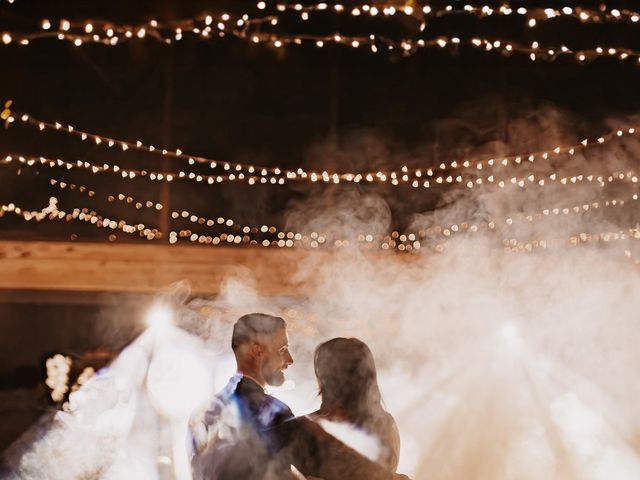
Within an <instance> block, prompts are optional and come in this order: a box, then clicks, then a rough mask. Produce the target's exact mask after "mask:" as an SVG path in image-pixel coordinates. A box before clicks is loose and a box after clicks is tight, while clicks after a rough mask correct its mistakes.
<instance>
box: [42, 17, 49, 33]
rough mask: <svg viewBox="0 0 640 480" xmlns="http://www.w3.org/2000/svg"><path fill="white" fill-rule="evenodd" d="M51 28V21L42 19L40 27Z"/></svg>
mask: <svg viewBox="0 0 640 480" xmlns="http://www.w3.org/2000/svg"><path fill="white" fill-rule="evenodd" d="M50 28H51V22H50V21H49V20H47V19H46V18H45V19H44V20H42V29H43V30H49V29H50Z"/></svg>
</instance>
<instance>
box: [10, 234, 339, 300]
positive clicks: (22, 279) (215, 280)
mask: <svg viewBox="0 0 640 480" xmlns="http://www.w3.org/2000/svg"><path fill="white" fill-rule="evenodd" d="M328 255H331V253H329V252H321V251H305V250H289V249H263V248H234V247H216V248H211V247H197V246H179V245H144V244H102V243H76V242H16V241H0V289H1V290H30V291H34V290H35V291H39V290H55V291H80V292H83V291H84V292H129V293H154V292H158V291H161V290H162V289H164V288H166V287H167V286H168V285H170V284H172V283H174V282H177V281H180V280H188V281H189V282H190V283H191V286H192V292H193V293H194V294H198V295H215V294H217V293H219V289H220V286H221V283H222V281H223V279H224V278H226V277H228V276H229V275H233V274H237V273H240V272H241V271H242V272H244V274H247V273H248V274H249V275H251V276H252V277H253V278H255V280H256V288H257V290H258V292H259V293H260V294H263V295H276V294H279V295H282V294H283V293H284V294H288V295H299V294H304V290H305V285H304V284H301V283H300V282H295V281H294V280H292V277H291V275H290V273H291V272H293V271H295V265H296V264H297V263H298V262H300V261H303V260H304V258H306V257H308V256H314V257H321V256H328ZM319 260H320V259H319Z"/></svg>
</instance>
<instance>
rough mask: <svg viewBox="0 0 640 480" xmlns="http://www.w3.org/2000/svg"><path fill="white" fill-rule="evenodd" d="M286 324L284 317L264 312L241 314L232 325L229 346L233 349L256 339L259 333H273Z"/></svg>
mask: <svg viewBox="0 0 640 480" xmlns="http://www.w3.org/2000/svg"><path fill="white" fill-rule="evenodd" d="M286 326H287V324H286V323H285V321H284V319H282V318H280V317H275V316H273V315H267V314H266V313H249V314H248V315H243V316H242V317H240V318H239V319H238V321H237V322H236V323H235V325H234V326H233V334H232V335H231V348H232V349H233V350H234V351H235V350H236V349H237V348H238V347H240V346H241V345H243V344H245V343H247V342H251V341H255V340H257V339H258V337H259V336H260V335H273V334H274V333H276V332H277V331H278V330H279V329H281V328H286Z"/></svg>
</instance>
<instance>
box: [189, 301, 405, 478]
mask: <svg viewBox="0 0 640 480" xmlns="http://www.w3.org/2000/svg"><path fill="white" fill-rule="evenodd" d="M231 347H232V349H233V352H234V354H235V357H236V361H237V365H238V368H237V373H236V375H234V377H233V378H232V379H231V380H230V382H229V383H228V385H227V386H226V387H225V389H224V390H223V391H222V392H220V393H219V394H218V395H216V396H215V398H214V400H213V401H212V402H211V404H210V405H209V407H208V408H207V410H206V411H204V412H203V413H201V414H198V415H197V416H195V417H194V418H193V419H192V421H191V425H190V432H191V438H190V441H191V447H192V468H193V474H194V479H195V480H232V479H233V480H291V479H295V478H308V479H310V478H321V479H324V480H346V479H349V480H351V479H353V480H358V479H363V480H365V479H366V480H378V479H380V480H383V479H384V480H391V479H403V478H406V477H405V476H404V475H399V474H396V473H395V470H396V468H397V465H398V455H399V446H400V438H399V434H398V430H397V427H396V424H395V421H394V420H393V417H391V415H390V414H389V413H387V412H386V411H385V410H384V408H383V406H382V398H381V395H380V390H379V388H378V383H377V376H376V370H375V364H374V361H373V355H372V354H371V351H370V350H369V348H368V347H367V346H366V345H365V344H364V343H363V342H361V341H359V340H356V339H352V338H351V339H347V338H335V339H333V340H329V341H328V342H325V343H323V344H321V345H320V346H319V347H318V348H317V349H316V353H315V358H314V364H315V365H314V366H315V371H316V376H317V378H318V384H319V387H320V394H321V396H322V404H321V407H320V409H319V410H318V411H317V412H315V413H313V414H311V415H309V416H305V417H295V416H294V415H293V413H292V412H291V410H290V409H289V407H288V406H287V405H286V404H284V403H283V402H281V401H280V400H278V399H276V398H274V397H272V396H270V395H268V394H266V393H265V390H264V389H265V387H266V386H269V385H270V386H279V385H282V383H283V382H284V370H285V369H286V368H287V367H289V365H291V364H292V363H293V358H292V357H291V354H290V353H289V340H288V337H287V331H286V323H285V321H284V320H283V319H282V318H280V317H274V316H271V315H266V314H262V313H253V314H249V315H245V316H243V317H240V318H239V319H238V321H237V322H236V324H235V325H234V327H233V335H232V339H231ZM324 420H328V421H332V422H346V423H347V424H349V425H351V426H352V427H354V428H358V429H359V430H363V431H365V432H366V433H367V434H368V435H369V436H372V437H375V438H376V439H377V441H378V444H379V446H380V448H379V451H378V455H377V458H375V461H374V460H371V459H368V458H366V457H364V456H362V455H360V454H359V453H358V452H356V451H355V450H353V449H352V448H350V447H348V446H346V445H345V444H343V443H342V442H340V441H339V440H338V439H337V438H336V437H334V436H332V435H331V434H329V433H327V431H325V429H324V428H322V426H321V423H323V421H324ZM292 467H293V468H292Z"/></svg>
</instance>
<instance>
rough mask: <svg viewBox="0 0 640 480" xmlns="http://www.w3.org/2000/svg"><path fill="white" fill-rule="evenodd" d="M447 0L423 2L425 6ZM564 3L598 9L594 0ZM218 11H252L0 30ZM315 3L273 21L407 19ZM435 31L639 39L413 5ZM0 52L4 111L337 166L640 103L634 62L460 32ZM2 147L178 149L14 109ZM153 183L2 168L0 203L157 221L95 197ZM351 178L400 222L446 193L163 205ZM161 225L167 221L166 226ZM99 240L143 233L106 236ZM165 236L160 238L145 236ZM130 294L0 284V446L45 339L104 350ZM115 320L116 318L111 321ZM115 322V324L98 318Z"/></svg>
mask: <svg viewBox="0 0 640 480" xmlns="http://www.w3.org/2000/svg"><path fill="white" fill-rule="evenodd" d="M456 1H457V0H450V2H449V3H456ZM329 3H331V2H329ZM344 3H345V4H346V5H351V4H352V2H344ZM468 3H471V4H474V5H479V4H480V5H482V4H485V3H486V4H492V5H494V6H499V5H500V2H482V3H479V2H473V1H469V2H468ZM635 3H636V2H631V1H629V2H623V1H611V2H609V3H608V4H607V5H608V6H609V8H613V7H617V8H621V9H622V8H625V7H628V8H634V4H635ZM445 4H446V2H431V5H432V7H433V8H434V9H436V8H438V5H445ZM565 4H567V5H571V6H576V5H580V6H585V7H587V6H589V7H593V8H598V6H599V4H600V2H587V1H581V2H570V1H567V2H565ZM520 5H523V6H536V7H539V6H545V5H548V6H552V7H558V5H557V2H555V1H548V2H517V4H514V6H515V7H517V6H520ZM222 11H229V12H234V11H236V12H237V11H243V12H244V11H246V12H247V13H250V14H252V13H253V14H258V10H257V9H256V8H255V4H254V3H253V2H244V1H241V0H235V1H232V2H231V1H229V2H202V1H177V0H173V1H139V0H137V1H135V2H130V1H126V2H125V1H109V2H87V1H80V0H78V1H53V0H50V1H38V0H16V1H15V3H14V4H12V5H10V4H8V3H6V2H2V3H0V32H2V31H13V32H16V31H37V30H38V28H39V24H40V20H41V19H42V18H48V19H49V20H51V22H52V23H53V24H54V25H55V24H57V23H58V21H59V19H61V18H66V19H69V20H84V19H107V20H112V21H118V22H125V23H129V24H137V23H141V22H144V21H148V20H150V19H151V18H156V19H157V20H176V19H182V18H190V17H194V16H196V15H200V14H202V13H203V12H210V13H212V14H215V13H216V12H222ZM315 18H316V17H314V20H313V21H311V22H309V23H307V24H302V22H300V21H297V20H296V19H295V18H294V17H293V16H292V17H291V18H289V19H287V20H286V21H283V22H282V25H281V26H280V27H278V28H281V29H283V30H287V31H291V32H295V31H302V30H301V29H306V30H307V31H312V32H316V33H327V32H329V33H330V32H333V31H341V32H344V33H349V32H359V31H377V32H383V33H384V32H386V33H387V34H388V35H390V36H398V35H400V36H401V35H402V33H403V32H405V31H406V30H407V29H410V28H411V25H410V24H407V23H406V22H405V21H404V20H384V21H382V20H379V19H376V20H375V21H374V20H361V19H360V20H358V19H353V18H350V17H349V16H344V20H339V19H337V18H336V17H335V15H325V16H322V15H321V16H318V17H317V19H315ZM341 18H342V17H341ZM367 22H368V23H367ZM276 31H277V29H276ZM441 34H446V35H449V36H452V35H454V34H457V35H458V36H459V37H461V38H463V39H465V38H470V37H472V36H476V35H486V36H488V37H492V38H493V37H495V38H504V39H510V40H519V41H521V42H523V43H530V42H531V41H532V40H539V41H540V42H541V43H542V44H548V45H557V44H560V43H562V44H566V45H568V46H569V47H572V48H587V47H589V48H592V47H595V46H597V45H600V46H603V47H608V46H613V47H622V46H624V47H629V48H635V49H639V50H640V35H638V27H637V26H634V25H629V24H622V23H621V24H607V25H583V24H581V23H580V22H578V21H576V20H574V19H567V18H561V19H556V20H552V21H548V22H545V23H544V24H541V25H540V26H539V27H536V28H535V29H530V28H527V27H526V26H525V19H524V18H523V17H521V16H513V17H504V16H496V17H491V18H487V19H484V20H479V19H476V18H475V17H472V16H468V15H460V16H453V17H447V18H443V19H434V20H431V21H429V25H428V28H427V30H426V31H425V34H424V35H425V38H434V37H437V36H438V35H441ZM0 62H1V67H0V97H1V98H3V99H13V100H14V102H15V103H14V109H15V110H16V111H25V112H29V113H30V114H32V115H34V116H36V117H38V118H40V119H43V120H47V121H51V122H54V121H60V122H62V123H70V124H72V125H74V126H75V127H76V128H80V129H82V130H85V131H88V132H94V133H99V134H103V135H106V136H110V137H114V138H118V139H125V140H130V141H135V140H137V139H141V140H143V141H144V142H145V143H148V144H153V145H156V146H159V147H162V146H164V147H167V148H178V147H179V148H181V149H182V150H183V151H185V152H188V153H192V154H195V155H202V156H205V157H209V158H217V159H222V160H228V161H234V162H248V163H252V164H258V165H265V166H281V167H295V168H297V167H299V166H303V167H308V168H314V169H328V170H337V171H349V170H357V169H374V168H379V167H389V168H390V167H394V166H395V167H397V166H398V165H400V164H408V165H412V164H413V165H418V164H420V165H431V164H432V165H436V164H438V163H440V162H441V161H445V160H447V159H454V158H456V155H460V154H465V153H466V152H467V151H468V149H469V148H471V149H472V150H473V151H474V152H476V151H478V150H477V149H478V148H479V149H480V151H482V149H487V150H488V151H491V149H492V148H496V146H495V142H492V140H500V141H502V142H505V143H509V142H510V141H511V139H510V128H509V126H510V125H511V123H512V122H513V121H514V120H517V119H522V118H526V117H527V116H530V115H544V114H545V113H544V112H551V111H560V112H562V117H563V118H564V119H568V120H567V121H569V122H570V124H571V126H572V128H573V131H574V132H575V135H576V137H581V136H585V135H594V134H599V133H600V132H601V131H603V130H604V129H606V128H605V127H604V124H603V122H604V119H606V118H608V117H616V116H626V115H631V114H635V113H636V112H637V111H638V106H640V90H639V89H638V85H639V80H640V67H638V66H636V62H634V61H632V60H629V61H626V62H621V61H619V60H617V59H615V58H602V59H598V60H595V61H594V62H592V63H589V64H587V65H578V64H577V63H576V62H575V61H574V60H573V59H572V58H571V57H568V58H561V59H558V60H557V61H554V62H545V61H537V62H535V63H533V62H531V61H529V60H528V58H527V57H526V56H521V55H513V56H512V57H503V56H501V55H500V54H496V53H485V52H483V51H479V50H476V49H471V48H468V47H464V46H462V47H460V48H459V49H458V50H456V51H455V52H452V51H451V50H448V49H447V50H441V49H424V50H422V51H419V52H417V53H416V54H414V55H412V56H409V57H403V56H402V55H398V54H395V53H392V54H389V53H379V54H377V55H374V54H371V53H370V52H368V51H367V50H365V49H352V48H349V47H344V46H333V45H329V46H327V47H325V48H323V49H318V48H315V47H314V46H311V45H302V46H295V45H291V46H287V47H286V48H281V49H274V48H273V47H271V46H269V45H265V44H257V45H254V44H250V43H249V42H246V41H244V40H241V39H237V38H224V39H212V40H207V41H203V40H199V39H197V38H193V37H191V36H190V35H185V38H184V39H183V40H182V41H181V42H178V43H177V44H175V45H172V46H167V45H163V44H161V43H159V42H157V41H155V40H153V39H145V40H138V39H135V40H133V41H130V42H128V43H125V44H122V45H119V46H117V47H105V46H102V45H91V44H87V45H83V46H82V47H74V46H73V45H72V44H71V43H68V42H60V41H57V40H40V41H34V42H32V44H31V45H30V46H28V47H20V46H16V45H9V46H1V47H0ZM541 112H542V113H541ZM545 134H546V132H541V135H540V136H533V137H532V138H529V139H524V141H522V139H518V140H519V143H518V145H517V147H518V148H519V150H520V151H527V150H529V149H535V148H538V147H541V146H548V145H546V143H545ZM0 149H1V150H2V151H1V152H0V155H1V156H4V155H6V154H8V153H22V154H31V155H44V156H51V157H61V158H64V159H67V160H75V159H78V158H80V159H85V160H89V161H93V162H95V163H102V162H108V161H110V160H111V161H113V160H117V161H118V163H121V164H122V165H125V166H131V167H133V166H139V165H145V166H148V167H149V168H152V167H153V168H156V169H157V170H162V169H163V168H166V167H169V168H170V169H174V170H175V169H178V168H180V166H181V163H180V162H176V161H171V162H169V163H168V164H162V160H161V159H159V157H156V156H152V155H149V154H142V153H138V152H127V154H123V153H122V152H120V151H118V150H116V149H107V148H104V147H101V146H95V145H92V144H90V143H88V142H85V143H83V142H80V141H79V140H78V139H77V138H75V137H69V136H65V135H62V134H59V133H56V132H47V133H44V134H43V133H39V132H38V131H37V129H34V128H31V127H25V126H22V125H18V124H17V123H16V124H14V126H12V127H11V128H10V129H8V130H3V131H1V132H0ZM491 153H493V152H491ZM203 171H206V169H205V170H203ZM52 176H53V177H56V178H59V179H66V180H67V181H70V182H71V181H74V182H77V183H78V184H79V185H80V184H82V185H86V186H87V187H89V188H92V189H94V190H96V192H97V193H98V194H97V195H96V197H95V198H93V199H89V198H87V197H86V196H83V195H82V194H80V193H78V192H62V191H60V190H58V189H55V188H53V187H51V186H50V185H49V183H48V180H49V178H51V177H52ZM160 189H161V187H160V186H159V185H158V184H154V183H149V182H147V181H145V180H135V181H122V180H121V179H120V180H118V179H117V178H116V177H114V176H112V175H110V174H104V175H90V174H88V173H86V172H66V171H63V170H59V171H56V170H52V169H49V168H42V169H24V168H23V169H19V167H18V166H17V165H15V164H12V165H8V166H0V203H9V202H16V203H19V204H20V205H22V206H24V207H26V208H33V209H37V210H39V209H41V208H42V207H43V206H44V205H45V204H46V199H47V198H48V197H49V196H51V195H55V196H57V197H58V198H59V199H60V201H61V203H62V205H63V206H66V207H67V208H68V207H71V208H73V207H76V206H77V207H84V206H87V207H90V208H95V209H96V210H98V211H99V212H100V213H103V214H105V215H107V216H109V217H110V218H126V219H127V220H130V221H143V222H145V223H147V224H150V225H155V226H157V225H159V224H160V218H159V215H158V213H157V212H153V211H148V210H145V211H140V210H133V209H130V208H127V207H123V205H122V204H121V203H112V204H109V203H107V202H106V201H105V196H106V194H112V193H116V194H117V193H125V194H131V195H134V196H136V197H140V198H142V199H144V200H147V199H149V200H154V201H155V200H160V198H161V192H160ZM350 190H361V191H364V192H374V193H378V194H380V195H382V196H383V197H384V198H385V200H387V202H388V203H389V205H390V207H391V210H392V215H393V220H392V224H393V225H392V226H393V227H397V228H402V226H403V225H406V223H407V222H408V221H409V218H410V215H411V214H413V213H416V212H424V211H429V210H431V209H433V208H434V207H435V206H436V205H437V204H438V202H439V201H441V199H442V193H443V192H444V189H442V190H438V189H431V190H429V191H421V192H418V193H416V192H415V191H412V189H411V188H410V187H398V188H389V187H388V186H381V185H372V186H358V187H355V186H353V185H340V186H326V185H321V184H317V185H310V184H287V185H284V186H248V185H246V184H239V183H228V184H222V185H215V186H205V185H195V184H193V183H191V182H174V183H173V184H172V185H171V189H170V192H169V194H170V201H169V202H168V203H169V205H170V208H171V209H177V210H179V209H187V210H189V211H192V212H195V213H197V214H200V215H206V216H210V217H213V218H215V217H217V216H220V215H222V216H226V217H231V218H234V219H237V220H238V221H240V222H242V223H243V224H249V225H262V224H263V223H267V224H274V225H278V226H283V225H284V224H285V223H286V215H285V213H284V212H286V211H287V210H288V209H289V208H291V206H292V205H299V204H301V203H302V204H303V203H304V202H305V201H306V200H307V199H309V198H311V197H317V196H322V195H327V196H336V197H339V196H341V195H343V194H345V193H346V192H347V191H350ZM408 199H410V201H407V200H408ZM176 223H177V225H176V226H175V228H180V223H179V222H176ZM109 233H110V232H109ZM109 233H107V232H106V231H105V230H100V229H95V228H94V227H92V226H90V225H84V224H78V223H66V222H40V223H33V222H30V223H26V222H24V221H23V220H22V219H20V218H18V217H15V216H12V215H7V216H5V217H3V218H0V239H24V240H33V239H47V240H53V241H56V240H60V241H66V240H69V239H74V240H76V241H108V239H107V237H108V234H109ZM72 235H73V237H72ZM115 241H117V242H127V241H142V242H146V241H147V240H143V239H139V238H133V237H128V236H127V235H124V234H118V235H117V237H116V239H115ZM164 241H166V236H165V238H163V239H161V240H158V242H164ZM0 265H1V263H0ZM0 274H1V272H0ZM139 300H140V299H137V298H134V299H131V298H130V297H126V298H125V297H122V298H120V297H118V296H109V297H105V296H104V295H100V294H99V292H98V293H97V294H96V295H85V296H78V295H70V294H57V293H56V292H49V293H47V294H40V293H36V292H4V293H3V294H2V296H1V297H0V338H1V339H2V340H3V349H2V351H1V352H0V409H1V410H2V411H1V413H0V414H1V415H2V419H1V420H0V425H1V426H0V449H2V448H4V447H6V446H7V445H8V444H9V443H10V442H11V441H12V440H13V439H15V438H16V436H17V435H18V434H19V433H20V432H21V431H22V430H23V429H24V428H26V427H27V426H28V425H29V424H30V423H31V422H32V421H33V420H34V419H35V418H37V417H38V415H40V414H41V412H42V409H43V408H46V406H47V401H46V396H47V392H46V389H45V388H44V387H43V385H42V381H43V379H44V366H43V362H44V359H46V357H47V355H49V354H51V353H53V352H70V353H74V354H78V355H81V354H82V353H83V352H87V351H90V350H95V349H97V348H100V347H103V348H107V349H118V348H119V347H120V346H121V345H122V342H123V340H125V339H127V338H130V337H131V336H132V335H133V334H134V333H135V332H136V329H137V328H138V327H137V326H136V325H130V324H128V323H127V322H126V321H123V320H122V318H127V317H128V316H129V315H132V316H133V315H136V314H137V313H136V312H137V308H138V307H136V305H137V304H141V303H143V302H139ZM113 325H116V326H117V327H118V328H115V329H112V328H111V327H112V326H113ZM113 331H118V332H119V333H120V335H111V334H110V333H109V332H111V333H112V332H113Z"/></svg>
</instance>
